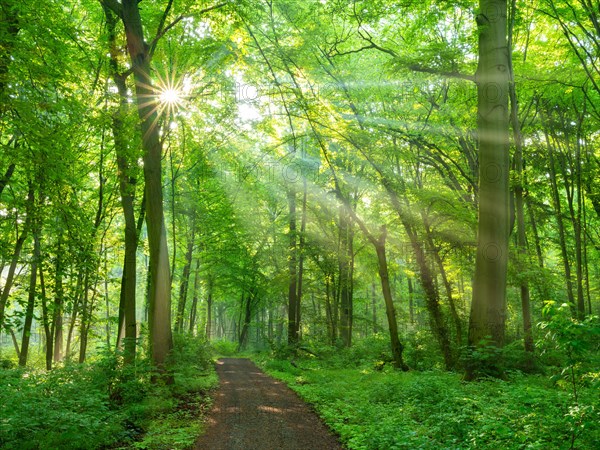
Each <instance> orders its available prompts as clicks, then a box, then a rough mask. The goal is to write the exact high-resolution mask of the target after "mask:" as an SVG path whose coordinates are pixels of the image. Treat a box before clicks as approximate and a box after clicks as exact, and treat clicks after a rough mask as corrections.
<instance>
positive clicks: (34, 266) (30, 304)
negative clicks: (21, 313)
mask: <svg viewBox="0 0 600 450" xmlns="http://www.w3.org/2000/svg"><path fill="white" fill-rule="evenodd" d="M34 228H35V229H34V231H33V259H32V260H31V269H30V271H31V273H30V277H29V293H28V296H27V307H26V309H25V323H24V325H23V338H22V340H21V354H20V355H19V366H21V367H25V366H26V365H27V356H28V354H29V341H30V337H31V325H32V323H33V310H34V307H35V297H36V296H35V290H36V283H37V271H38V264H39V261H40V254H41V252H40V230H39V229H38V227H37V225H34Z"/></svg>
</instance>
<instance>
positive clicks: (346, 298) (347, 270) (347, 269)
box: [338, 205, 353, 347]
mask: <svg viewBox="0 0 600 450" xmlns="http://www.w3.org/2000/svg"><path fill="white" fill-rule="evenodd" d="M348 208H349V206H348ZM339 221H340V225H339V242H340V244H339V250H338V258H339V276H338V279H339V296H340V302H339V308H340V309H339V312H340V325H339V333H340V339H341V340H342V344H343V345H344V347H350V346H351V345H352V322H353V317H352V316H353V311H352V309H353V308H352V306H353V305H352V281H353V280H352V263H353V262H352V256H353V255H352V231H351V227H352V225H351V222H350V214H349V212H348V211H347V209H346V206H344V205H342V206H341V207H340V213H339Z"/></svg>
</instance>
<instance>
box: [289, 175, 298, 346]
mask: <svg viewBox="0 0 600 450" xmlns="http://www.w3.org/2000/svg"><path fill="white" fill-rule="evenodd" d="M288 206H289V209H290V216H289V227H290V230H289V239H290V242H289V263H288V271H289V274H288V276H289V281H288V344H289V345H291V346H296V345H297V344H298V325H297V322H298V316H297V314H298V275H297V272H296V270H297V267H296V264H297V236H296V190H295V188H294V186H293V184H292V186H290V189H289V191H288Z"/></svg>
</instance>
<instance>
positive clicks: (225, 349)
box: [211, 340, 237, 356]
mask: <svg viewBox="0 0 600 450" xmlns="http://www.w3.org/2000/svg"><path fill="white" fill-rule="evenodd" d="M211 345H212V348H213V349H214V351H215V353H216V354H217V355H219V356H233V355H235V354H236V353H237V344H236V343H235V342H231V341H227V340H220V341H213V342H211Z"/></svg>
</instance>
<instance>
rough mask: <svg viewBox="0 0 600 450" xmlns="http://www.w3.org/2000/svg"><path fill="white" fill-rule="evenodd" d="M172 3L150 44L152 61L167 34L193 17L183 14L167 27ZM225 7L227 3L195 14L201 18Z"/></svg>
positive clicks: (167, 8)
mask: <svg viewBox="0 0 600 450" xmlns="http://www.w3.org/2000/svg"><path fill="white" fill-rule="evenodd" d="M172 3H173V0H169V4H168V5H167V7H166V8H165V12H164V14H163V16H162V18H161V19H160V25H159V26H158V30H157V32H156V36H155V37H154V39H152V42H151V43H150V51H149V58H150V59H152V56H153V55H154V51H155V50H156V45H157V44H158V41H159V40H160V39H161V38H162V37H163V36H164V35H165V34H167V33H168V32H169V31H170V30H171V28H173V27H174V26H175V25H177V24H178V23H179V22H181V21H182V20H183V19H185V18H186V17H191V15H190V14H181V15H180V16H178V17H177V18H176V19H175V20H173V22H171V23H170V24H168V25H167V26H165V21H166V19H167V16H168V14H169V12H170V10H171V4H172ZM224 6H227V3H219V4H217V5H213V6H209V7H208V8H204V9H202V10H200V11H198V12H197V13H195V14H194V16H201V15H203V14H206V13H207V12H209V11H213V10H215V9H219V8H222V7H224Z"/></svg>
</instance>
